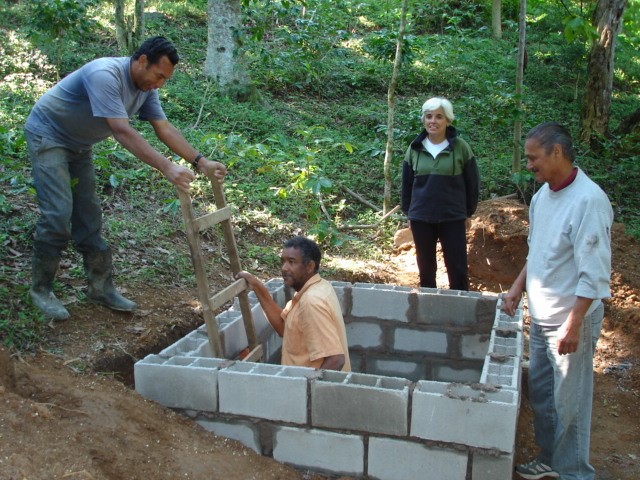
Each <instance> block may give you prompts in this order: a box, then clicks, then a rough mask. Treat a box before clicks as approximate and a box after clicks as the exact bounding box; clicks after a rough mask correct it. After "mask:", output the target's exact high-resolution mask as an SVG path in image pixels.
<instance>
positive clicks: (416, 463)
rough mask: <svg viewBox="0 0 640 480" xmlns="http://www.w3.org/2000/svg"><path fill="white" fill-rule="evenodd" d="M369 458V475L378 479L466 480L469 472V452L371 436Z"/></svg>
mask: <svg viewBox="0 0 640 480" xmlns="http://www.w3.org/2000/svg"><path fill="white" fill-rule="evenodd" d="M368 458H369V465H368V469H367V473H368V475H369V477H368V478H372V479H377V480H407V479H431V478H433V479H435V478H437V479H438V480H464V479H465V478H466V473H467V454H466V452H460V451H456V450H450V449H446V448H441V447H440V448H431V447H428V446H426V445H422V444H420V443H415V442H408V441H404V440H394V439H390V438H378V437H372V438H370V439H369V455H368ZM494 480H498V479H494Z"/></svg>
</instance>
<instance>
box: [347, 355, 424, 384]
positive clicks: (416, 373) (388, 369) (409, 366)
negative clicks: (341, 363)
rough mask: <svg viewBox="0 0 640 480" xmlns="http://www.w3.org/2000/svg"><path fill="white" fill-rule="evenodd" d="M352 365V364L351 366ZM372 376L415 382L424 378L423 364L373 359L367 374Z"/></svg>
mask: <svg viewBox="0 0 640 480" xmlns="http://www.w3.org/2000/svg"><path fill="white" fill-rule="evenodd" d="M351 365H353V363H352V364H351ZM368 373H371V374H374V375H384V376H387V377H401V378H406V379H408V380H411V381H413V382H417V381H418V380H424V379H425V376H426V371H425V365H424V362H418V361H411V360H408V359H403V360H385V359H375V360H372V361H370V362H369V372H368Z"/></svg>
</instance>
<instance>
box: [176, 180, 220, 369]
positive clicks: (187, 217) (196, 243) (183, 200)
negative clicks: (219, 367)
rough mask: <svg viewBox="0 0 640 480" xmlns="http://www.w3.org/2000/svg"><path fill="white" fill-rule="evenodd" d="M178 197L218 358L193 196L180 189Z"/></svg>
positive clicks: (217, 345)
mask: <svg viewBox="0 0 640 480" xmlns="http://www.w3.org/2000/svg"><path fill="white" fill-rule="evenodd" d="M178 199H179V200H180V209H181V210H182V217H183V219H184V224H185V230H186V233H187V240H188V243H189V250H190V251H191V263H192V264H193V269H194V271H195V275H196V284H197V286H198V298H199V300H200V304H201V305H202V314H203V317H204V321H205V325H206V326H207V336H208V337H209V344H210V345H211V349H212V350H213V354H214V355H215V356H216V357H218V358H223V357H224V355H223V351H222V343H221V341H220V333H219V331H218V322H217V321H216V318H215V315H214V310H215V309H213V308H211V304H210V301H209V282H208V281H207V275H206V272H205V270H204V260H203V258H202V251H201V248H200V233H199V231H198V230H196V229H195V228H194V211H193V205H192V203H191V197H190V196H189V194H188V193H186V192H183V191H182V190H178Z"/></svg>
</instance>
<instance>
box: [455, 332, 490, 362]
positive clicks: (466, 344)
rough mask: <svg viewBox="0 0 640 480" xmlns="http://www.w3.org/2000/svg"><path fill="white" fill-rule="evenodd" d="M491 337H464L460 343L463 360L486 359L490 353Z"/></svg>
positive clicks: (486, 335)
mask: <svg viewBox="0 0 640 480" xmlns="http://www.w3.org/2000/svg"><path fill="white" fill-rule="evenodd" d="M490 339H491V336H490V335H488V334H483V335H463V336H462V339H461V342H460V354H461V355H462V358H470V359H474V360H479V359H481V358H484V357H485V356H486V355H487V352H488V351H489V340H490Z"/></svg>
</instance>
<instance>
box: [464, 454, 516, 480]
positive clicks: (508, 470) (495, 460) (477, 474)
mask: <svg viewBox="0 0 640 480" xmlns="http://www.w3.org/2000/svg"><path fill="white" fill-rule="evenodd" d="M471 472H472V473H471V480H511V478H512V477H513V453H512V454H510V455H500V456H494V455H482V454H481V453H479V452H474V454H473V460H472V470H471Z"/></svg>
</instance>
